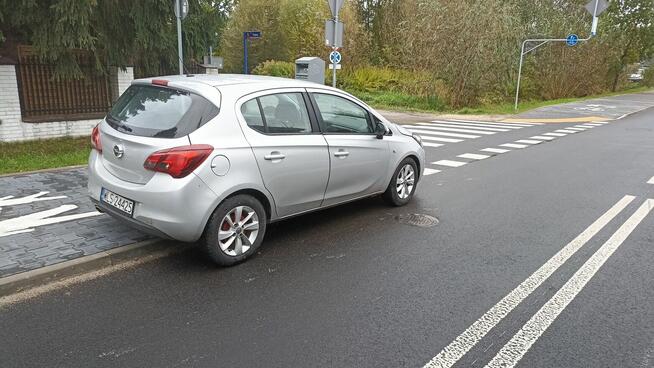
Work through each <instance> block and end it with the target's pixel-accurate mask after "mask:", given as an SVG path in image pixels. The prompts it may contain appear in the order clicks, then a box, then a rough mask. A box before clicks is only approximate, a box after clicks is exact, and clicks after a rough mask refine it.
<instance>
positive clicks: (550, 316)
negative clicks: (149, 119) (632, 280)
mask: <svg viewBox="0 0 654 368" xmlns="http://www.w3.org/2000/svg"><path fill="white" fill-rule="evenodd" d="M653 208H654V199H647V200H646V201H645V202H644V203H643V204H642V205H641V206H640V207H638V209H637V210H636V212H634V214H633V215H631V217H629V219H627V221H625V222H624V224H622V226H620V228H619V229H618V230H617V231H616V232H615V233H614V234H613V235H612V236H611V237H610V238H609V239H608V240H607V241H606V242H605V243H604V244H602V246H601V247H600V249H598V250H597V251H596V252H595V254H593V255H592V256H591V257H590V258H589V259H588V260H587V261H586V263H584V264H583V265H582V266H581V268H580V269H579V270H577V272H575V274H574V275H573V276H572V277H571V278H570V279H569V280H568V281H567V282H566V283H565V284H564V285H563V286H562V287H561V289H559V291H557V292H556V294H554V296H553V297H552V298H551V299H550V300H548V301H547V303H545V305H544V306H543V307H542V308H541V309H539V310H538V312H536V314H534V315H533V316H532V317H531V319H529V321H527V323H525V324H524V326H522V328H521V329H520V331H518V333H516V334H515V335H514V336H513V337H512V338H511V340H509V342H507V343H506V345H504V347H502V349H501V350H500V351H499V353H497V355H495V357H494V358H493V359H492V360H491V361H490V362H489V363H488V364H487V365H486V367H489V368H500V367H502V368H510V367H515V365H516V364H517V363H518V362H519V361H520V359H522V357H523V356H524V355H525V353H527V351H529V349H530V348H531V347H532V345H533V344H534V343H535V342H536V340H538V338H539V337H540V336H541V335H542V334H543V333H544V332H545V331H546V330H547V329H548V328H549V327H550V326H551V325H552V322H554V320H555V319H556V318H557V317H558V316H559V314H561V312H563V310H564V309H565V308H566V307H567V306H568V305H569V304H570V302H572V300H573V299H574V298H575V297H576V296H577V295H578V294H579V292H580V291H581V290H582V289H583V288H584V286H586V284H587V283H588V281H590V279H591V278H592V277H593V276H594V275H595V274H596V273H597V271H599V269H600V268H601V267H602V266H603V265H604V263H605V262H606V261H607V260H608V259H609V257H611V255H613V253H614V252H615V251H616V250H617V249H618V248H619V247H620V245H622V243H624V241H625V240H626V239H627V237H629V235H630V234H631V233H632V232H633V231H634V229H636V227H637V226H638V224H640V223H641V221H643V219H644V218H645V217H646V216H647V215H648V214H649V212H650V211H651V210H652V209H653Z"/></svg>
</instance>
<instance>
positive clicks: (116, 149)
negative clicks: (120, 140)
mask: <svg viewBox="0 0 654 368" xmlns="http://www.w3.org/2000/svg"><path fill="white" fill-rule="evenodd" d="M123 154H125V150H124V149H123V146H122V145H120V144H115V145H114V156H116V158H121V157H123Z"/></svg>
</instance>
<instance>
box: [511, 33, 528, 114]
mask: <svg viewBox="0 0 654 368" xmlns="http://www.w3.org/2000/svg"><path fill="white" fill-rule="evenodd" d="M526 43H527V41H524V42H523V43H522V48H521V49H520V67H518V85H517V86H516V89H515V106H514V107H513V109H514V110H518V97H519V96H520V77H522V60H523V59H524V57H525V44H526Z"/></svg>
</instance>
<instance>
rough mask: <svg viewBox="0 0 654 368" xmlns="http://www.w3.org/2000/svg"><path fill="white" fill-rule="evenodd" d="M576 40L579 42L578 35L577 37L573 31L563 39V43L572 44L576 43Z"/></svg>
mask: <svg viewBox="0 0 654 368" xmlns="http://www.w3.org/2000/svg"><path fill="white" fill-rule="evenodd" d="M577 42H579V37H578V36H577V35H576V34H574V33H573V34H571V35H569V36H568V37H567V38H566V39H565V43H566V44H567V45H568V46H574V45H576V44H577Z"/></svg>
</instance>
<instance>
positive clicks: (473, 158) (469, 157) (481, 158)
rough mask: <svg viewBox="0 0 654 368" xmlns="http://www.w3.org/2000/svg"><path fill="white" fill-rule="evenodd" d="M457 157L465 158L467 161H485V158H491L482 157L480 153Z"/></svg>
mask: <svg viewBox="0 0 654 368" xmlns="http://www.w3.org/2000/svg"><path fill="white" fill-rule="evenodd" d="M456 157H460V158H465V159H468V160H483V159H485V158H489V157H490V156H488V155H480V154H478V153H464V154H462V155H458V156H456Z"/></svg>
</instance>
